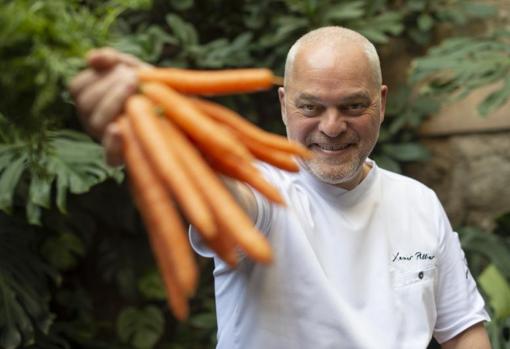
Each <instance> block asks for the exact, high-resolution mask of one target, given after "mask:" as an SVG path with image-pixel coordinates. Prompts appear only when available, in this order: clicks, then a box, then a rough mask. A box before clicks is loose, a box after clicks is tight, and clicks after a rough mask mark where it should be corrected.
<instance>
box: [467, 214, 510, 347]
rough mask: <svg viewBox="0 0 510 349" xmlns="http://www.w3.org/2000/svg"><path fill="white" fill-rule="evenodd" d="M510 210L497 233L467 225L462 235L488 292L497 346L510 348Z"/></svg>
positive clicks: (490, 325) (474, 269)
mask: <svg viewBox="0 0 510 349" xmlns="http://www.w3.org/2000/svg"><path fill="white" fill-rule="evenodd" d="M509 217H510V213H507V214H505V215H502V216H501V217H500V218H499V219H498V222H500V224H498V226H497V228H496V230H495V233H488V232H483V231H480V230H478V229H476V228H471V227H466V228H463V229H460V231H459V235H460V237H461V242H462V246H463V249H464V250H465V252H466V257H467V260H468V263H469V266H470V269H471V271H472V273H473V274H474V276H475V277H476V279H477V281H478V284H479V286H480V288H481V290H482V292H483V293H484V294H485V299H486V301H487V304H488V306H489V310H490V312H491V317H492V319H491V322H490V323H488V325H487V329H488V332H489V336H490V339H491V343H492V346H493V348H495V349H506V348H509V347H510V333H509V331H510V254H509V253H508V252H509V251H510V240H509V238H508V236H509V235H508V230H505V229H507V228H508V226H506V225H504V224H505V222H507V221H508V218H509Z"/></svg>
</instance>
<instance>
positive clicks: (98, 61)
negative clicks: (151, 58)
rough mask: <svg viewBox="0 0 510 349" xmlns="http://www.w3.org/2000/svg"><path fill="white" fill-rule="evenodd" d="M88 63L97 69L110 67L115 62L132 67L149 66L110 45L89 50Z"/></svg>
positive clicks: (115, 63)
mask: <svg viewBox="0 0 510 349" xmlns="http://www.w3.org/2000/svg"><path fill="white" fill-rule="evenodd" d="M87 62H88V64H89V65H90V66H91V67H92V68H94V69H98V70H104V69H109V68H112V67H113V66H115V65H117V64H125V65H127V66H129V67H132V68H141V67H144V66H150V65H149V64H147V63H145V62H143V61H141V60H140V59H138V58H136V57H135V56H133V55H130V54H126V53H123V52H120V51H117V50H115V49H113V48H111V47H104V48H99V49H95V50H92V51H90V52H89V53H88V54H87Z"/></svg>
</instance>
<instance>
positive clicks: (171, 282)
mask: <svg viewBox="0 0 510 349" xmlns="http://www.w3.org/2000/svg"><path fill="white" fill-rule="evenodd" d="M117 123H118V125H119V128H120V129H121V134H122V137H123V141H124V142H123V145H124V149H123V154H124V160H125V162H126V165H127V168H128V171H129V174H130V180H131V184H132V187H133V190H134V193H135V198H136V202H137V204H138V208H139V209H140V213H141V215H142V217H143V219H144V222H145V224H146V225H147V231H148V233H149V238H150V242H151V246H152V248H153V250H154V252H155V254H156V260H157V262H158V265H159V267H160V270H161V273H162V277H163V280H164V283H165V286H166V290H167V292H168V301H169V305H170V307H171V309H172V310H173V312H174V314H175V316H176V317H177V318H178V319H184V318H186V317H187V315H188V305H187V302H186V297H185V295H184V294H183V291H184V292H185V293H187V294H192V293H193V291H194V289H195V288H196V283H197V279H198V277H197V275H198V273H197V270H196V265H195V263H194V260H193V257H192V253H191V249H190V247H189V244H188V243H187V239H186V234H185V233H184V231H183V226H182V224H181V222H180V219H179V217H178V215H177V212H176V211H175V209H174V207H173V205H172V203H171V202H170V200H169V197H168V195H167V193H166V190H165V188H164V187H163V184H162V183H161V182H160V180H159V178H158V177H157V175H156V174H155V173H153V170H152V168H151V167H150V165H149V164H148V163H147V162H146V161H145V158H144V155H143V152H142V150H141V148H140V145H139V144H138V141H137V140H136V136H135V134H134V132H133V131H132V129H131V125H130V124H129V122H128V120H127V118H126V117H121V118H119V119H118V121H117Z"/></svg>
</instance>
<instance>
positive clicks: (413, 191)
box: [378, 168, 439, 204]
mask: <svg viewBox="0 0 510 349" xmlns="http://www.w3.org/2000/svg"><path fill="white" fill-rule="evenodd" d="M378 171H379V173H380V179H381V186H382V189H383V190H384V191H386V192H387V194H391V195H395V196H396V197H397V198H399V199H408V200H420V201H422V200H425V201H427V202H430V203H434V204H439V199H438V198H437V195H436V193H435V192H434V191H433V190H432V189H431V188H429V187H427V186H426V185H425V184H423V183H421V182H419V181H417V180H416V179H413V178H411V177H408V176H405V175H402V174H399V173H395V172H391V171H388V170H385V169H382V168H378Z"/></svg>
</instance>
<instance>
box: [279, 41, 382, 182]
mask: <svg viewBox="0 0 510 349" xmlns="http://www.w3.org/2000/svg"><path fill="white" fill-rule="evenodd" d="M347 45H348V47H347ZM373 71H374V70H373V67H372V66H371V65H370V63H369V60H368V57H367V54H366V53H365V51H364V50H363V48H362V47H361V46H360V45H359V44H356V43H349V44H343V45H342V47H341V48H339V47H338V46H337V47H335V46H334V45H320V44H307V45H306V46H304V47H300V48H299V50H298V51H297V52H296V55H295V57H294V61H293V64H292V67H291V68H290V69H289V71H288V75H287V76H286V80H285V81H286V85H285V88H280V89H279V91H278V92H279V97H280V104H281V109H282V117H283V121H284V123H285V125H286V128H287V136H288V138H290V139H292V140H295V141H297V142H299V143H301V144H303V145H305V146H306V147H307V148H309V149H310V150H312V152H313V153H314V155H315V156H314V157H313V158H312V159H311V160H308V161H306V162H304V163H303V165H304V167H305V169H307V170H308V171H310V172H311V173H312V174H314V175H315V176H316V177H317V178H318V179H320V180H321V181H323V182H326V183H330V184H334V185H338V186H340V187H343V188H345V189H352V188H353V187H355V186H356V185H357V184H358V183H359V182H360V181H361V180H362V179H363V178H364V176H365V174H364V171H363V164H364V162H365V160H366V158H367V157H368V156H369V154H370V153H371V152H372V150H373V148H374V146H375V143H376V141H377V138H378V136H379V129H380V125H381V123H382V121H383V118H384V106H385V102H386V93H387V87H386V86H381V85H380V84H379V83H377V81H376V80H377V79H376V78H375V76H374V73H373Z"/></svg>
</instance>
